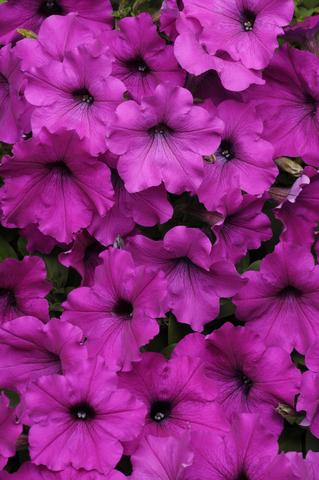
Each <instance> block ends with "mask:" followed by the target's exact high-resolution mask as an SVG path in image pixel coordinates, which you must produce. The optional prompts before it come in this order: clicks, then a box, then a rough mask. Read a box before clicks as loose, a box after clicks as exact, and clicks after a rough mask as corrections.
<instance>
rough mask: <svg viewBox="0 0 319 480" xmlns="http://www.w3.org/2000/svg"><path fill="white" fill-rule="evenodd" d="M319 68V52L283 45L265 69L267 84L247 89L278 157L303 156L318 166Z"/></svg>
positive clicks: (265, 133) (266, 136)
mask: <svg viewBox="0 0 319 480" xmlns="http://www.w3.org/2000/svg"><path fill="white" fill-rule="evenodd" d="M318 68H319V59H318V58H317V57H316V56H315V55H313V54H311V53H309V52H306V51H301V50H297V49H295V48H290V47H287V46H284V47H281V48H280V49H279V50H278V51H277V52H276V53H275V55H274V57H273V59H272V62H271V64H270V66H269V67H268V68H267V69H266V71H265V73H264V76H265V79H266V84H265V85H264V86H260V87H254V88H252V89H251V90H250V91H249V92H248V93H247V97H248V98H249V99H250V100H253V101H254V102H255V103H256V104H257V109H258V113H259V114H260V116H261V118H262V119H263V121H264V135H265V138H267V140H269V141H270V142H271V143H272V144H273V146H274V149H275V156H276V157H279V156H280V155H288V156H291V157H298V156H303V157H304V159H305V160H307V161H308V159H309V163H310V164H312V163H313V164H314V165H316V166H318V148H319V137H318V127H319V122H318V115H319V114H318V110H317V106H318V102H319V83H318V76H317V71H318Z"/></svg>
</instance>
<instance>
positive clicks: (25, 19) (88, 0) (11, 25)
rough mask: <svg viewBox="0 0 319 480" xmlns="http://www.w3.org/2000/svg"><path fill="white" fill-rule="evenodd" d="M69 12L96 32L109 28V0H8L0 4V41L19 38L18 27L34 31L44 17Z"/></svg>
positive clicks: (110, 22)
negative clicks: (76, 14)
mask: <svg viewBox="0 0 319 480" xmlns="http://www.w3.org/2000/svg"><path fill="white" fill-rule="evenodd" d="M70 12H77V13H78V15H79V18H80V19H81V22H82V23H83V24H89V25H90V27H91V28H92V29H94V30H95V31H97V32H98V31H99V30H100V31H102V30H105V29H110V28H112V7H111V2H110V1H109V0H94V2H92V0H10V1H9V2H5V3H3V4H2V5H0V32H1V33H0V43H3V42H4V43H7V42H10V41H12V40H18V39H19V38H21V36H20V35H19V34H18V33H17V29H18V28H19V29H20V28H22V29H27V30H32V31H33V32H37V31H38V30H39V27H40V25H41V24H42V22H43V21H44V20H45V19H46V18H48V17H50V16H51V15H67V14H68V13H70Z"/></svg>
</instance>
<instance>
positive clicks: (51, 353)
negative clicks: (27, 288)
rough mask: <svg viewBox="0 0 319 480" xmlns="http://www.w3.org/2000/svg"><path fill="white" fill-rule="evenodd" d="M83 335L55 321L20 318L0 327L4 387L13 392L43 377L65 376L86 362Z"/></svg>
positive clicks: (0, 368)
mask: <svg viewBox="0 0 319 480" xmlns="http://www.w3.org/2000/svg"><path fill="white" fill-rule="evenodd" d="M82 340H83V333H82V331H81V330H80V329H79V328H78V327H75V326H74V325H71V324H69V323H68V322H62V321H61V320H59V319H52V320H50V321H49V322H48V323H46V324H44V323H42V322H41V321H40V320H38V319H37V318H35V317H19V318H16V319H15V320H12V321H11V322H6V323H3V324H2V325H1V326H0V385H1V387H3V388H9V389H12V390H15V389H19V390H23V389H25V387H26V385H27V384H28V383H29V382H31V381H33V380H35V379H37V378H39V377H41V376H43V375H50V374H54V373H59V374H62V373H64V372H66V371H68V370H71V369H72V368H74V367H76V366H77V365H79V364H81V362H84V360H85V359H86V358H87V351H86V347H85V346H84V345H83V344H82Z"/></svg>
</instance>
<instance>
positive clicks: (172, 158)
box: [108, 83, 223, 193]
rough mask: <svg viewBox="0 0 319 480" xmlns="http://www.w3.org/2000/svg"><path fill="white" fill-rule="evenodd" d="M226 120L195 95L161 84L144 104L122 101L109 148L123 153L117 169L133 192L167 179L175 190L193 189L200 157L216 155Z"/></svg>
mask: <svg viewBox="0 0 319 480" xmlns="http://www.w3.org/2000/svg"><path fill="white" fill-rule="evenodd" d="M222 127H223V124H222V122H221V121H220V120H219V119H218V118H217V117H214V116H213V115H212V114H210V113H208V112H207V111H206V110H205V109H204V108H202V107H198V106H194V105H193V97H192V95H191V93H190V92H189V91H188V90H186V89H184V88H181V87H176V86H173V85H170V84H168V83H167V84H165V83H164V84H161V85H159V86H157V87H156V89H155V92H154V95H153V96H151V97H146V98H144V99H143V100H142V102H141V104H138V103H137V102H134V101H128V102H124V103H122V104H121V105H120V106H119V107H118V108H117V110H116V119H115V121H114V123H112V125H111V127H110V132H109V134H108V146H109V148H110V150H111V151H112V152H113V153H115V154H118V155H120V158H119V162H118V172H119V174H120V176H121V177H122V179H123V180H124V182H125V187H126V189H127V190H128V191H129V192H139V191H141V190H145V189H146V188H149V187H154V186H156V185H160V184H161V182H163V183H164V185H165V187H166V189H167V190H168V191H169V192H172V193H181V192H183V191H184V190H188V191H195V190H196V188H197V187H198V186H199V185H200V183H201V180H202V179H203V175H204V165H203V160H202V156H203V155H210V154H211V153H213V152H214V151H215V150H216V148H217V146H218V144H219V140H220V133H221V131H222Z"/></svg>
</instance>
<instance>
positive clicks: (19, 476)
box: [0, 462, 126, 480]
mask: <svg viewBox="0 0 319 480" xmlns="http://www.w3.org/2000/svg"><path fill="white" fill-rule="evenodd" d="M125 478H126V477H125V476H124V475H123V474H122V473H121V472H118V471H117V470H111V471H110V472H108V473H107V474H106V475H102V474H100V473H99V472H97V471H96V470H92V471H90V472H87V471H85V470H83V469H81V470H75V468H66V469H65V470H62V471H61V472H52V471H51V470H48V469H47V468H45V467H41V466H40V467H38V466H37V465H34V464H33V463H31V462H25V463H23V464H22V465H21V467H20V468H19V470H18V471H17V472H16V473H13V474H11V475H10V474H9V473H6V472H2V473H1V472H0V480H125Z"/></svg>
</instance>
